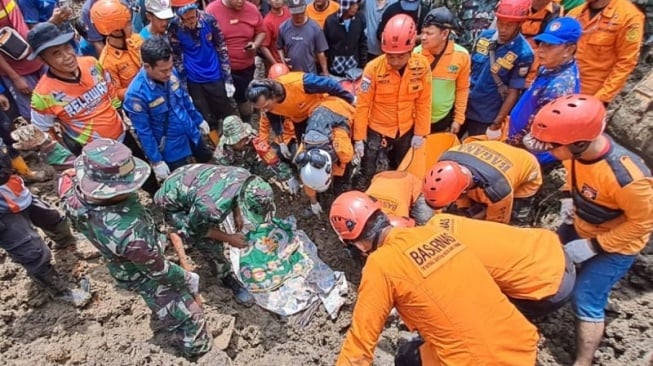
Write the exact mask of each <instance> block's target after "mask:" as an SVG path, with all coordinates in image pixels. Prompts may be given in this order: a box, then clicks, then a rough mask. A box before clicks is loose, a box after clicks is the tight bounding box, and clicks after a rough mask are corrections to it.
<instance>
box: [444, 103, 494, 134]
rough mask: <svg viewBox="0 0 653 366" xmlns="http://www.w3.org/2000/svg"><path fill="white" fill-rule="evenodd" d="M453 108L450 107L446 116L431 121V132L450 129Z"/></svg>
mask: <svg viewBox="0 0 653 366" xmlns="http://www.w3.org/2000/svg"><path fill="white" fill-rule="evenodd" d="M453 110H454V108H453V107H451V110H450V111H449V113H447V115H446V116H444V118H442V119H441V120H439V121H437V122H433V123H431V133H436V132H449V130H451V125H452V124H453ZM483 133H485V131H483Z"/></svg>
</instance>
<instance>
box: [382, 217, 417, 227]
mask: <svg viewBox="0 0 653 366" xmlns="http://www.w3.org/2000/svg"><path fill="white" fill-rule="evenodd" d="M388 221H390V225H392V227H415V220H413V219H411V218H410V217H404V216H395V215H388Z"/></svg>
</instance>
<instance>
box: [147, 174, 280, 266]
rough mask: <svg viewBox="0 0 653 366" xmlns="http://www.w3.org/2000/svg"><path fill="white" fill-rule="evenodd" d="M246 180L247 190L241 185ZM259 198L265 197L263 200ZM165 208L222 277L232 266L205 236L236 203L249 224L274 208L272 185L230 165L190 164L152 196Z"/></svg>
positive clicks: (174, 222) (259, 221) (156, 202)
mask: <svg viewBox="0 0 653 366" xmlns="http://www.w3.org/2000/svg"><path fill="white" fill-rule="evenodd" d="M246 182H247V188H248V189H247V191H243V190H242V189H241V188H242V187H243V186H244V184H245V183H246ZM260 197H266V199H265V200H264V202H262V201H261V200H260ZM154 203H155V204H156V205H157V206H159V207H160V208H162V209H163V210H164V211H165V214H166V219H167V221H168V222H169V223H170V224H171V225H172V226H173V227H174V228H175V229H176V230H177V231H178V232H179V233H180V234H181V235H183V236H184V237H185V238H187V239H189V242H190V243H191V244H192V245H194V246H196V247H197V248H198V249H199V250H200V251H202V252H203V253H205V254H206V255H208V256H209V257H210V259H211V260H212V262H213V265H214V266H215V267H214V270H215V272H216V275H217V276H218V277H220V278H225V277H227V276H228V275H229V274H230V273H231V265H230V263H229V261H227V260H226V259H225V257H224V249H223V244H222V243H221V242H218V241H215V240H213V239H209V238H207V237H206V235H207V233H208V231H209V229H210V228H211V227H219V226H220V224H222V223H223V221H224V220H225V219H226V218H227V216H229V214H230V213H231V212H232V210H233V209H234V208H235V207H236V205H237V204H238V205H239V207H240V209H241V212H242V214H243V217H244V218H245V219H246V220H247V221H248V222H249V223H251V224H252V225H257V224H259V223H261V222H263V221H264V220H265V217H266V216H267V213H268V212H270V211H273V207H274V200H273V196H272V188H271V187H270V185H269V184H267V183H265V182H264V181H263V180H262V179H261V178H259V177H257V176H254V175H252V174H250V172H248V171H247V170H245V169H243V168H238V167H232V166H220V165H210V164H191V165H186V166H183V167H181V168H179V169H177V170H175V171H174V172H173V173H172V174H171V175H170V176H169V177H168V178H166V180H165V181H164V182H163V184H162V185H161V188H160V189H159V191H158V192H157V193H156V195H155V196H154Z"/></svg>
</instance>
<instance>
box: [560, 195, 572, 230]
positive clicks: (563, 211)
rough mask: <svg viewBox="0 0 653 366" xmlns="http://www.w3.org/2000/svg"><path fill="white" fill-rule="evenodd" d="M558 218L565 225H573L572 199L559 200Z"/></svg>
mask: <svg viewBox="0 0 653 366" xmlns="http://www.w3.org/2000/svg"><path fill="white" fill-rule="evenodd" d="M560 218H562V222H563V223H565V224H568V225H571V224H573V223H574V200H573V199H572V198H563V199H561V200H560Z"/></svg>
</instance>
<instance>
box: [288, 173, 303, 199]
mask: <svg viewBox="0 0 653 366" xmlns="http://www.w3.org/2000/svg"><path fill="white" fill-rule="evenodd" d="M286 186H287V187H288V192H290V194H292V195H296V194H297V193H299V190H300V189H301V187H300V186H299V181H298V180H297V178H295V177H290V179H288V180H287V181H286Z"/></svg>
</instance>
